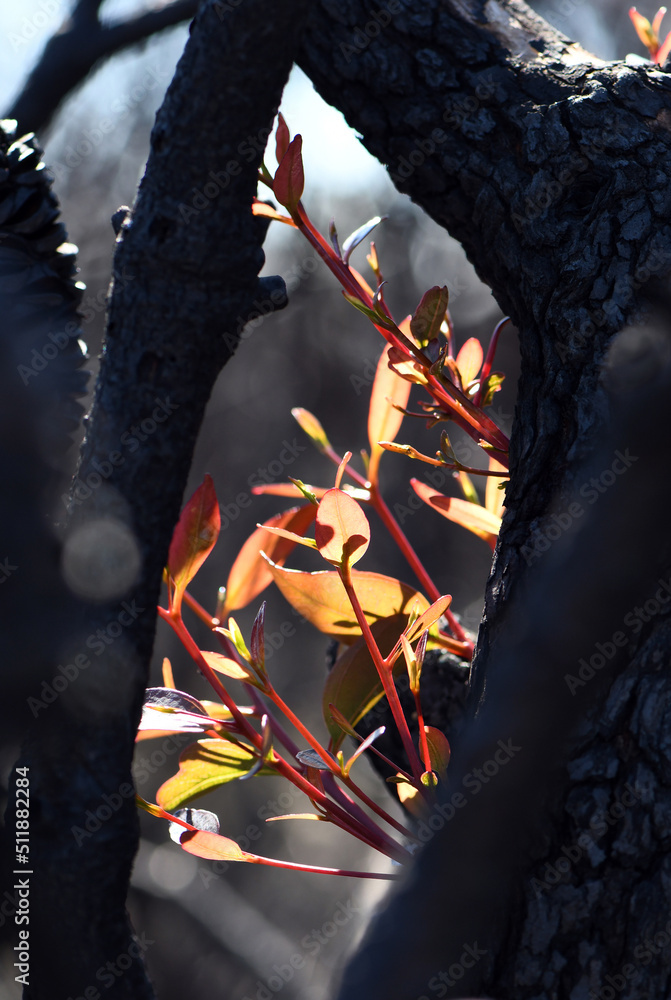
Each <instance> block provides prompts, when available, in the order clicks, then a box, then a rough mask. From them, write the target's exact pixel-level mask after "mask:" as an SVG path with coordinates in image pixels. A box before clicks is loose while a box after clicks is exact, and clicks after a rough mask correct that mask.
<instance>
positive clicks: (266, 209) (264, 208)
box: [252, 198, 297, 229]
mask: <svg viewBox="0 0 671 1000" xmlns="http://www.w3.org/2000/svg"><path fill="white" fill-rule="evenodd" d="M252 215H259V216H261V217H262V218H265V219H273V220H274V221H275V222H284V223H285V224H286V225H288V226H292V227H293V228H294V229H296V228H297V227H296V223H295V222H294V220H293V219H292V218H290V216H288V215H280V213H279V212H278V211H277V209H276V208H273V206H272V205H267V204H266V202H265V201H259V200H258V198H255V199H254V201H253V202H252Z"/></svg>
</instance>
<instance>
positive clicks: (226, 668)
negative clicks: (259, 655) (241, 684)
mask: <svg viewBox="0 0 671 1000" xmlns="http://www.w3.org/2000/svg"><path fill="white" fill-rule="evenodd" d="M200 655H201V656H202V657H203V659H204V660H205V662H206V663H207V665H208V667H211V669H212V670H214V671H215V672H216V673H218V674H223V675H224V676H225V677H231V678H233V680H236V681H248V682H250V683H252V684H254V683H256V678H255V677H254V675H253V673H252V672H251V670H250V669H249V667H245V666H243V665H242V664H241V663H238V661H237V660H233V659H231V657H230V656H224V655H223V654H222V653H211V652H210V651H209V650H208V649H201V651H200Z"/></svg>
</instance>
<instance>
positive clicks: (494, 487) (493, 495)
mask: <svg viewBox="0 0 671 1000" xmlns="http://www.w3.org/2000/svg"><path fill="white" fill-rule="evenodd" d="M489 471H490V472H503V473H505V475H503V476H487V486H486V488H485V507H486V508H487V510H488V511H489V512H490V514H493V515H494V517H498V518H500V517H501V516H502V514H503V508H504V505H505V502H506V492H505V490H502V489H500V487H501V486H502V485H503V484H504V483H507V482H508V478H509V476H508V470H507V469H506V467H505V465H501V463H500V462H497V460H496V459H495V458H492V457H491V455H490V458H489Z"/></svg>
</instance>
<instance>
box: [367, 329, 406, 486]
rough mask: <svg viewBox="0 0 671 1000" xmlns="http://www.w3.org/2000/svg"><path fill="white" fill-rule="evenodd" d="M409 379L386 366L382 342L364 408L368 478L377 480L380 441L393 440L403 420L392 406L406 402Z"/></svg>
mask: <svg viewBox="0 0 671 1000" xmlns="http://www.w3.org/2000/svg"><path fill="white" fill-rule="evenodd" d="M409 396H410V382H408V381H407V380H405V379H402V378H400V377H399V375H397V374H396V372H395V371H393V370H392V369H391V368H390V367H389V347H388V346H385V348H384V350H383V351H382V354H381V355H380V360H379V361H378V363H377V370H376V372H375V379H374V381H373V388H372V391H371V394H370V406H369V408H368V440H369V442H370V463H369V466H368V478H369V479H370V481H371V482H372V483H376V482H377V473H378V466H379V464H380V458H381V457H382V455H383V454H384V448H381V447H380V445H379V442H380V441H393V440H394V438H395V437H396V435H397V434H398V432H399V429H400V427H401V423H402V422H403V414H402V413H401V412H400V411H399V410H398V409H397V408H396V407H399V406H400V407H401V408H402V409H404V408H405V407H406V406H407V405H408V398H409Z"/></svg>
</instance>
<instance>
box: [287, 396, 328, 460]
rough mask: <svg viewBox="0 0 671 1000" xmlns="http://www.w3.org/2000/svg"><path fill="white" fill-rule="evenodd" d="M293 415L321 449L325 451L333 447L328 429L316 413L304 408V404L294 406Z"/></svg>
mask: <svg viewBox="0 0 671 1000" xmlns="http://www.w3.org/2000/svg"><path fill="white" fill-rule="evenodd" d="M291 416H292V417H293V418H294V420H296V421H297V422H298V424H299V425H300V427H301V430H304V431H305V433H306V434H307V436H308V437H309V438H310V440H311V441H312V442H313V443H314V444H315V446H316V447H317V448H318V449H319V451H325V450H326V449H327V448H330V447H331V443H330V441H329V439H328V438H327V436H326V431H325V430H324V428H323V427H322V425H321V424H320V422H319V421H318V420H317V418H316V417H315V415H314V413H310V411H309V410H304V409H303V407H302V406H294V408H293V410H292V411H291Z"/></svg>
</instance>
